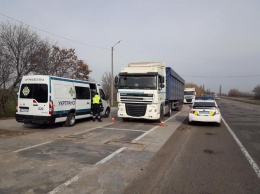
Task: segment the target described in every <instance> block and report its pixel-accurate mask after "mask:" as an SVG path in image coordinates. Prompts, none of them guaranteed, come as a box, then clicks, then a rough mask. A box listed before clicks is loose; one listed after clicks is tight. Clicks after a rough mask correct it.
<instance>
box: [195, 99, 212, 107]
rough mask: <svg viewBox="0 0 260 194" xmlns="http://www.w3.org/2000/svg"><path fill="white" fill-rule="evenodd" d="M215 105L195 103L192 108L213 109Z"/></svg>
mask: <svg viewBox="0 0 260 194" xmlns="http://www.w3.org/2000/svg"><path fill="white" fill-rule="evenodd" d="M214 107H216V104H215V103H214V102H206V101H205V102H195V103H194V105H193V108H214Z"/></svg>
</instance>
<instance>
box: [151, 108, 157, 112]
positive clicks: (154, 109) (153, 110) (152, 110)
mask: <svg viewBox="0 0 260 194" xmlns="http://www.w3.org/2000/svg"><path fill="white" fill-rule="evenodd" d="M149 112H157V111H156V108H153V109H150V110H149Z"/></svg>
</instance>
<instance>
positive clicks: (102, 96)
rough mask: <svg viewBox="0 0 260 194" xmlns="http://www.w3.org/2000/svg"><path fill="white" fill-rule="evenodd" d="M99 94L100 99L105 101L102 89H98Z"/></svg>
mask: <svg viewBox="0 0 260 194" xmlns="http://www.w3.org/2000/svg"><path fill="white" fill-rule="evenodd" d="M99 94H100V98H102V99H103V100H105V98H106V95H105V93H104V91H103V90H102V89H99Z"/></svg>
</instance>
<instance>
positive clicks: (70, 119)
mask: <svg viewBox="0 0 260 194" xmlns="http://www.w3.org/2000/svg"><path fill="white" fill-rule="evenodd" d="M75 123H76V119H75V114H74V113H70V114H69V115H68V117H67V120H66V122H65V126H66V127H72V126H74V125H75Z"/></svg>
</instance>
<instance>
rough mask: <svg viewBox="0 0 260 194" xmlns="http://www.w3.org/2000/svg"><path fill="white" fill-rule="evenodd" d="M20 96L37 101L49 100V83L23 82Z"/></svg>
mask: <svg viewBox="0 0 260 194" xmlns="http://www.w3.org/2000/svg"><path fill="white" fill-rule="evenodd" d="M20 98H26V99H35V100H36V101H37V102H40V103H43V102H48V86H47V84H22V86H21V90H20Z"/></svg>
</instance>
